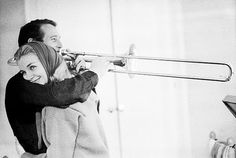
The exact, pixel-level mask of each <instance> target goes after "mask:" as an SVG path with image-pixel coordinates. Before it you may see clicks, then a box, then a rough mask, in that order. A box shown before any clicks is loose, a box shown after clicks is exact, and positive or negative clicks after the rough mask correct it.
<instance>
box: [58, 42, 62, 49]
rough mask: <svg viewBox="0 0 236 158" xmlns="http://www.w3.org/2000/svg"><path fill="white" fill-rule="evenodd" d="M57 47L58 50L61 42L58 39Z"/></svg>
mask: <svg viewBox="0 0 236 158" xmlns="http://www.w3.org/2000/svg"><path fill="white" fill-rule="evenodd" d="M57 48H58V49H59V50H60V49H61V48H62V43H61V41H60V40H58V41H57Z"/></svg>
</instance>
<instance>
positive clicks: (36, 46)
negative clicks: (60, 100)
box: [14, 41, 63, 80]
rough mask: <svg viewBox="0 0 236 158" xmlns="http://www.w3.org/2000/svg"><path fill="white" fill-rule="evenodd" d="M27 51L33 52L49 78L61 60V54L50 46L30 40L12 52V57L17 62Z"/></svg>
mask: <svg viewBox="0 0 236 158" xmlns="http://www.w3.org/2000/svg"><path fill="white" fill-rule="evenodd" d="M29 53H34V54H36V55H37V57H38V58H39V60H40V62H41V63H42V65H43V67H44V69H45V71H46V74H47V76H48V79H49V80H50V78H51V77H52V76H53V74H54V73H55V71H56V69H57V68H58V67H59V65H60V64H61V63H62V62H63V58H62V56H61V55H59V54H58V53H57V52H56V51H55V50H54V49H53V48H52V47H50V46H47V45H46V44H44V43H43V42H38V41H32V42H29V43H27V44H25V45H23V46H21V47H20V48H19V49H18V50H17V51H16V53H15V54H14V58H15V60H16V61H17V62H18V61H19V60H20V58H21V57H22V56H24V55H27V54H29Z"/></svg>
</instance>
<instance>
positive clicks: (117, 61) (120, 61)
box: [60, 44, 233, 82]
mask: <svg viewBox="0 0 236 158" xmlns="http://www.w3.org/2000/svg"><path fill="white" fill-rule="evenodd" d="M60 54H61V55H63V56H64V55H68V56H70V57H73V58H74V59H75V58H76V57H77V56H79V55H80V56H96V57H107V58H113V59H112V60H110V62H111V63H113V64H114V65H117V66H121V67H125V68H126V69H125V70H116V69H109V70H108V71H109V72H114V73H125V74H128V75H130V76H133V75H144V76H156V77H169V78H179V79H191V80H204V81H216V82H227V81H230V79H231V77H232V75H233V71H232V68H231V66H230V65H229V64H227V63H222V62H211V61H196V60H187V59H177V58H161V57H147V56H134V54H135V46H134V44H132V45H130V47H129V51H128V54H127V55H106V54H99V53H90V52H67V51H66V50H63V49H61V51H60ZM130 59H138V60H153V61H164V62H174V63H193V64H204V65H218V66H221V67H226V68H227V69H228V75H227V76H225V77H221V78H213V77H201V76H197V75H180V74H168V73H154V72H142V71H133V70H130V67H131V65H130V64H131V63H130V61H129V60H130ZM85 61H86V62H91V60H89V59H85Z"/></svg>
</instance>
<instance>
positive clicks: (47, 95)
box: [5, 71, 98, 108]
mask: <svg viewBox="0 0 236 158" xmlns="http://www.w3.org/2000/svg"><path fill="white" fill-rule="evenodd" d="M97 83H98V76H97V74H96V73H94V72H92V71H87V72H85V73H83V74H78V75H76V76H75V77H73V78H70V79H65V80H63V81H60V82H51V83H49V84H46V85H40V84H36V83H31V82H29V81H26V80H24V79H23V77H22V75H21V74H20V73H18V74H17V75H16V76H14V77H13V78H12V79H10V80H9V82H8V84H7V87H6V98H5V99H6V100H5V101H6V104H8V101H9V100H14V101H15V102H16V100H18V102H19V103H21V104H27V105H31V106H32V105H34V106H38V107H41V108H42V107H44V106H55V107H62V108H63V107H68V106H69V105H70V104H73V103H75V102H83V101H85V100H86V99H87V98H86V97H87V96H88V95H87V94H88V93H90V92H91V90H92V89H93V88H94V87H95V86H96V85H97Z"/></svg>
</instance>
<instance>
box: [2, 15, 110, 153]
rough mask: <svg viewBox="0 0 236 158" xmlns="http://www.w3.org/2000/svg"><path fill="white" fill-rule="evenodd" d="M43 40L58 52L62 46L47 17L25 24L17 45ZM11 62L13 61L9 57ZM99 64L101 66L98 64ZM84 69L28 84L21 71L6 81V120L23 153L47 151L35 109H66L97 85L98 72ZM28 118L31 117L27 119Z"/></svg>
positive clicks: (82, 99)
mask: <svg viewBox="0 0 236 158" xmlns="http://www.w3.org/2000/svg"><path fill="white" fill-rule="evenodd" d="M34 40H35V41H42V42H44V43H45V44H47V45H49V46H51V47H53V48H54V49H55V50H56V51H59V50H60V48H61V47H62V43H61V41H60V35H59V34H58V32H57V30H56V23H55V22H54V21H52V20H48V19H38V20H34V21H31V22H29V23H27V24H26V25H24V26H23V27H22V28H21V30H20V34H19V38H18V45H19V47H20V46H22V45H24V44H25V43H27V42H30V41H34ZM12 61H14V60H12ZM95 64H97V66H96V65H94V66H93V67H94V69H93V70H94V72H96V73H97V74H99V73H101V71H104V68H105V66H104V67H103V65H102V63H95ZM99 64H100V65H99ZM94 72H92V71H86V72H84V73H83V74H81V75H77V76H75V77H74V78H71V79H65V80H63V81H61V82H57V83H51V84H47V85H39V84H35V83H31V82H29V81H26V80H24V79H23V74H22V73H21V72H19V73H17V74H16V75H15V76H13V77H12V78H11V79H10V80H9V81H8V83H7V87H6V96H5V106H6V112H7V116H8V119H9V123H10V125H11V127H12V129H13V133H14V135H15V136H16V137H17V139H18V141H19V143H20V144H21V145H22V146H23V148H24V150H25V151H26V152H29V153H32V154H40V153H45V152H46V146H45V144H44V143H43V141H42V139H41V137H39V131H40V130H37V127H38V123H39V122H38V119H37V114H36V113H37V112H40V111H41V109H42V108H43V107H45V106H55V107H61V108H66V107H68V106H69V105H70V104H73V103H75V102H78V101H79V102H83V101H85V100H86V99H87V97H88V95H87V94H88V93H90V92H91V90H92V89H93V88H94V87H95V86H96V85H97V82H98V75H97V74H96V73H94ZM32 106H36V107H37V109H38V110H37V112H35V115H32V116H28V113H27V111H30V110H32V109H35V108H31V107H32ZM29 118H30V119H29Z"/></svg>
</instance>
